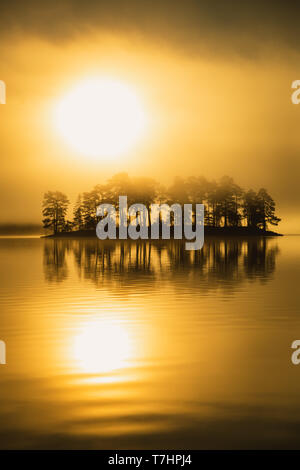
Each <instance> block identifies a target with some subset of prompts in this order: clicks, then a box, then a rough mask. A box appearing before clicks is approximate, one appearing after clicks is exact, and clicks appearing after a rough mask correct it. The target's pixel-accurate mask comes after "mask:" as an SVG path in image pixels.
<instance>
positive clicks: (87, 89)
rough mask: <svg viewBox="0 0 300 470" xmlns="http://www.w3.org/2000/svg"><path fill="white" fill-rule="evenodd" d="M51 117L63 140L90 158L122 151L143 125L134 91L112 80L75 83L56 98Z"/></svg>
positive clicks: (125, 149)
mask: <svg viewBox="0 0 300 470" xmlns="http://www.w3.org/2000/svg"><path fill="white" fill-rule="evenodd" d="M54 119H55V124H56V127H57V129H58V131H59V133H60V134H61V135H62V136H63V138H64V139H65V141H66V142H67V143H68V144H69V145H70V146H71V147H72V148H73V149H74V150H76V151H77V152H80V153H82V154H83V155H84V156H90V157H114V156H118V155H120V154H122V153H123V154H124V153H125V152H126V151H128V150H129V149H130V148H131V147H132V146H133V145H134V144H135V143H136V142H137V141H138V140H140V138H141V137H142V135H143V133H144V131H145V127H146V115H145V112H144V110H143V106H142V103H141V102H140V99H139V97H138V96H137V94H136V93H135V92H134V90H132V89H131V88H130V87H129V86H127V85H125V84H124V83H121V82H119V81H116V80H112V79H100V78H97V79H89V80H85V81H83V82H81V83H80V84H79V85H77V86H75V87H74V88H73V89H72V90H71V91H70V92H69V93H67V94H66V95H65V96H64V97H63V98H62V99H61V100H60V101H59V103H58V105H57V106H56V109H55V116H54Z"/></svg>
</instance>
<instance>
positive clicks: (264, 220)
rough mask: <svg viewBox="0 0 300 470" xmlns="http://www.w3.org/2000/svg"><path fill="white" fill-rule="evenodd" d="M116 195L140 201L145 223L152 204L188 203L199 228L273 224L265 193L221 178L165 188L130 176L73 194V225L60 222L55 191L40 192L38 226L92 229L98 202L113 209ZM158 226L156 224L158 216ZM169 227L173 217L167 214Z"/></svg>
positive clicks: (62, 203) (61, 205) (63, 204)
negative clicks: (199, 207)
mask: <svg viewBox="0 0 300 470" xmlns="http://www.w3.org/2000/svg"><path fill="white" fill-rule="evenodd" d="M119 196H127V204H128V207H129V206H130V205H132V204H134V203H142V204H144V205H145V206H146V207H147V209H148V224H149V225H150V224H151V220H152V219H151V209H150V206H151V204H152V203H158V204H170V205H172V204H174V203H179V204H180V205H183V204H187V203H190V204H192V208H193V209H192V215H193V220H194V221H195V205H196V204H204V207H205V212H204V223H205V226H211V227H215V228H220V227H224V228H225V229H227V228H228V227H240V226H242V225H247V227H249V228H250V229H251V230H259V229H262V230H264V231H266V230H267V227H268V224H271V225H278V223H279V222H280V219H279V218H278V217H277V216H276V215H275V202H274V200H273V199H272V197H271V196H270V195H269V194H268V192H267V191H266V189H264V188H261V189H260V190H259V191H258V192H255V191H253V190H252V189H249V190H247V191H244V190H243V189H242V188H241V187H240V186H239V185H238V184H236V183H235V181H234V180H233V178H231V177H229V176H223V177H222V178H220V179H219V180H218V181H215V180H212V181H208V180H207V179H206V178H205V177H204V176H191V177H188V178H183V177H176V178H175V179H174V181H173V183H172V184H171V185H170V186H169V187H165V186H162V185H160V184H159V183H157V182H156V181H155V180H154V179H153V178H149V177H142V176H140V177H130V176H129V175H128V174H127V173H118V174H116V175H114V176H112V177H111V178H110V179H109V180H108V181H107V182H106V183H103V184H98V185H96V186H95V187H94V188H93V189H92V190H91V191H88V192H84V193H82V194H79V196H78V198H77V201H76V203H75V206H74V211H73V221H72V222H69V221H66V220H65V215H66V211H67V206H68V203H69V201H68V199H67V197H66V196H65V195H64V194H62V193H59V192H51V191H48V193H46V194H45V198H44V203H43V207H44V209H43V215H44V217H45V219H44V220H43V222H44V227H45V228H50V227H52V228H53V231H54V233H57V232H59V231H70V230H71V229H74V228H75V229H76V230H94V229H95V228H96V226H97V223H98V221H99V220H100V218H99V217H98V216H97V207H98V206H99V205H100V204H102V203H109V204H113V205H114V206H115V208H116V209H117V210H118V209H119ZM159 216H160V222H161V217H162V216H161V214H159ZM171 224H173V214H172V213H171Z"/></svg>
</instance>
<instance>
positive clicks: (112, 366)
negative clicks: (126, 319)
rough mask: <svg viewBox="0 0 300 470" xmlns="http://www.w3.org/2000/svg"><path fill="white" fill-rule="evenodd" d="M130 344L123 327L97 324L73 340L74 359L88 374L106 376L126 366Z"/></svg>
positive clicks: (88, 324) (89, 324)
mask: <svg viewBox="0 0 300 470" xmlns="http://www.w3.org/2000/svg"><path fill="white" fill-rule="evenodd" d="M131 354H132V347H131V341H130V338H129V335H128V331H127V329H126V326H125V325H124V324H122V323H115V322H109V321H104V320H103V321H100V320H99V321H94V322H89V323H87V324H85V325H84V326H83V328H82V331H81V332H80V333H79V334H78V335H77V336H76V337H75V338H74V358H75V359H76V360H77V361H78V363H79V364H80V368H81V369H82V370H83V371H84V372H87V373H107V372H110V371H113V370H116V369H121V368H123V367H125V366H126V363H128V361H129V359H130V357H131Z"/></svg>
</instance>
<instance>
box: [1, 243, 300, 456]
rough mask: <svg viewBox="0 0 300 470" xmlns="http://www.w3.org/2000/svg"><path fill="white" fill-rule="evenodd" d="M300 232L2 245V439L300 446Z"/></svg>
mask: <svg viewBox="0 0 300 470" xmlns="http://www.w3.org/2000/svg"><path fill="white" fill-rule="evenodd" d="M295 240H296V238H294V239H289V238H284V239H276V238H275V239H263V238H259V239H258V238H249V239H247V240H241V239H238V238H237V239H234V240H220V239H207V240H205V245H204V247H203V249H202V250H201V251H194V252H189V251H186V250H185V247H184V244H183V243H181V242H174V241H165V242H162V241H161V242H157V243H150V242H139V243H135V242H123V243H121V242H117V241H116V242H114V241H111V242H105V243H103V242H100V241H98V240H91V239H89V240H84V239H81V240H71V239H70V240H54V239H47V240H33V239H32V240H27V241H26V242H24V240H23V241H22V240H8V239H7V240H1V241H0V254H1V255H2V257H1V259H2V260H3V263H2V268H1V285H2V290H1V299H0V300H1V305H2V311H3V315H2V317H1V336H3V338H1V339H4V340H5V341H6V343H7V349H8V364H7V366H5V367H3V368H1V370H0V438H1V440H0V442H1V444H0V446H1V447H2V448H115V449H121V448H178V449H179V448H196V449H197V448H199V449H201V448H241V447H242V448H245V447H248V448H249V447H250V448H253V447H254V448H255V447H266V446H267V447H270V446H271V447H279V448H280V447H289V446H291V447H295V445H298V444H297V443H298V438H299V433H300V431H298V423H300V413H299V410H300V406H299V405H300V399H299V396H300V394H299V391H300V386H299V382H300V381H299V380H298V376H299V373H298V372H297V370H296V369H297V368H296V367H295V366H293V365H292V364H291V361H290V344H291V342H292V340H293V339H296V338H295V335H296V336H297V334H296V332H297V328H299V321H298V307H299V300H298V298H297V296H296V295H292V292H293V291H295V289H296V281H295V274H297V272H298V271H297V270H298V265H299V248H297V246H299V238H298V245H297V243H296V242H297V240H296V241H295ZM291 253H293V255H292V256H291ZM277 259H281V264H280V267H279V268H277V269H276V264H277ZM20 268H21V269H20ZM289 273H292V275H289ZM299 332H300V329H299ZM275 345H276V348H275V347H274V346H275Z"/></svg>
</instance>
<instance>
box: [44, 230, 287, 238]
mask: <svg viewBox="0 0 300 470" xmlns="http://www.w3.org/2000/svg"><path fill="white" fill-rule="evenodd" d="M204 234H205V237H207V236H222V237H224V236H226V237H228V236H230V237H245V236H259V237H282V236H283V234H281V233H277V232H273V231H272V230H261V229H251V228H248V227H227V228H224V227H204ZM41 238H97V235H96V230H76V231H73V232H59V233H56V234H52V235H41ZM170 239H171V240H173V236H172V233H171V238H170ZM183 239H184V238H183ZM116 240H119V238H118V234H117V238H116ZM128 240H130V239H128ZM141 240H142V239H138V241H141ZM148 240H150V241H151V238H149V239H148ZM160 240H162V238H160ZM120 241H127V240H120ZM144 241H147V240H144ZM152 241H157V240H152Z"/></svg>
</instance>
